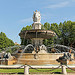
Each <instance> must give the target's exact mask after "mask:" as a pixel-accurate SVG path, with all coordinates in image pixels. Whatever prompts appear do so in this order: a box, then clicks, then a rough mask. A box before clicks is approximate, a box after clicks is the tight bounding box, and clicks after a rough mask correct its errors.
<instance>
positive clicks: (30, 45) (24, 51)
mask: <svg viewBox="0 0 75 75" xmlns="http://www.w3.org/2000/svg"><path fill="white" fill-rule="evenodd" d="M29 46H32V47H33V45H32V44H28V45H27V46H25V48H24V49H23V51H22V52H21V54H20V56H19V58H18V62H17V64H18V63H19V62H20V59H21V57H22V55H23V53H24V52H25V50H26V49H27V48H28V47H29ZM33 48H34V47H33Z"/></svg>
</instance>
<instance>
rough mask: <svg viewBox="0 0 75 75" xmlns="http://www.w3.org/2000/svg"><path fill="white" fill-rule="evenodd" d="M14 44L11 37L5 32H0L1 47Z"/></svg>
mask: <svg viewBox="0 0 75 75" xmlns="http://www.w3.org/2000/svg"><path fill="white" fill-rule="evenodd" d="M13 45H14V42H13V41H12V40H11V39H9V38H8V37H7V36H6V35H5V33H3V32H1V33H0V49H2V48H6V47H9V46H13Z"/></svg>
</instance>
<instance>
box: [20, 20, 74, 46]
mask: <svg viewBox="0 0 75 75" xmlns="http://www.w3.org/2000/svg"><path fill="white" fill-rule="evenodd" d="M30 29H32V26H31V25H30V26H26V27H23V28H22V30H21V31H24V30H30ZM41 29H45V30H52V31H54V32H55V33H56V35H57V37H58V38H57V37H53V38H50V39H45V40H44V41H43V43H44V44H45V45H50V44H55V43H57V44H63V45H66V46H71V47H75V22H72V21H67V22H66V21H64V22H63V23H62V22H60V23H59V24H57V23H52V24H49V23H48V22H46V23H44V25H42V27H41ZM21 44H22V45H23V44H25V45H26V44H27V40H24V39H23V38H21Z"/></svg>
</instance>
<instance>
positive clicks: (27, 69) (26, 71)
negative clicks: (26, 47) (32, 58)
mask: <svg viewBox="0 0 75 75" xmlns="http://www.w3.org/2000/svg"><path fill="white" fill-rule="evenodd" d="M20 68H24V75H29V69H35V70H37V71H39V72H40V71H41V70H39V69H51V70H47V71H49V72H50V71H53V70H55V69H59V68H61V69H62V74H64V75H67V72H66V68H68V69H71V70H73V71H75V69H73V68H71V67H69V66H67V65H59V66H57V67H56V66H30V65H22V66H19V67H12V66H7V67H1V66H0V69H20ZM74 68H75V67H74ZM42 72H45V70H43V71H42Z"/></svg>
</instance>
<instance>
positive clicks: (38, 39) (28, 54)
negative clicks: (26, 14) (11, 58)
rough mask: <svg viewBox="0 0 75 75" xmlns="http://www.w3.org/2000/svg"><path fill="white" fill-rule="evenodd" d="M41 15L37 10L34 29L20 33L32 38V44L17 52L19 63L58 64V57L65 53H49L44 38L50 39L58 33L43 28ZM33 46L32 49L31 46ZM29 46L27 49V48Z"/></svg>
mask: <svg viewBox="0 0 75 75" xmlns="http://www.w3.org/2000/svg"><path fill="white" fill-rule="evenodd" d="M40 21H41V15H40V12H38V11H37V10H36V11H35V12H34V14H33V22H34V23H33V24H32V30H25V31H22V32H20V33H19V36H20V38H23V39H24V40H25V39H30V40H31V44H28V45H27V46H25V48H24V50H23V51H22V53H17V59H18V64H28V65H44V64H58V62H57V61H56V59H57V58H59V57H60V56H62V55H63V53H56V54H54V53H48V51H47V48H46V46H45V45H44V44H43V40H44V39H50V38H52V37H54V36H55V35H56V33H55V32H53V31H51V30H42V29H41V25H42V24H41V22H40ZM30 47H32V50H31V48H30ZM27 48H29V50H28V51H27V50H26V49H27Z"/></svg>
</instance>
